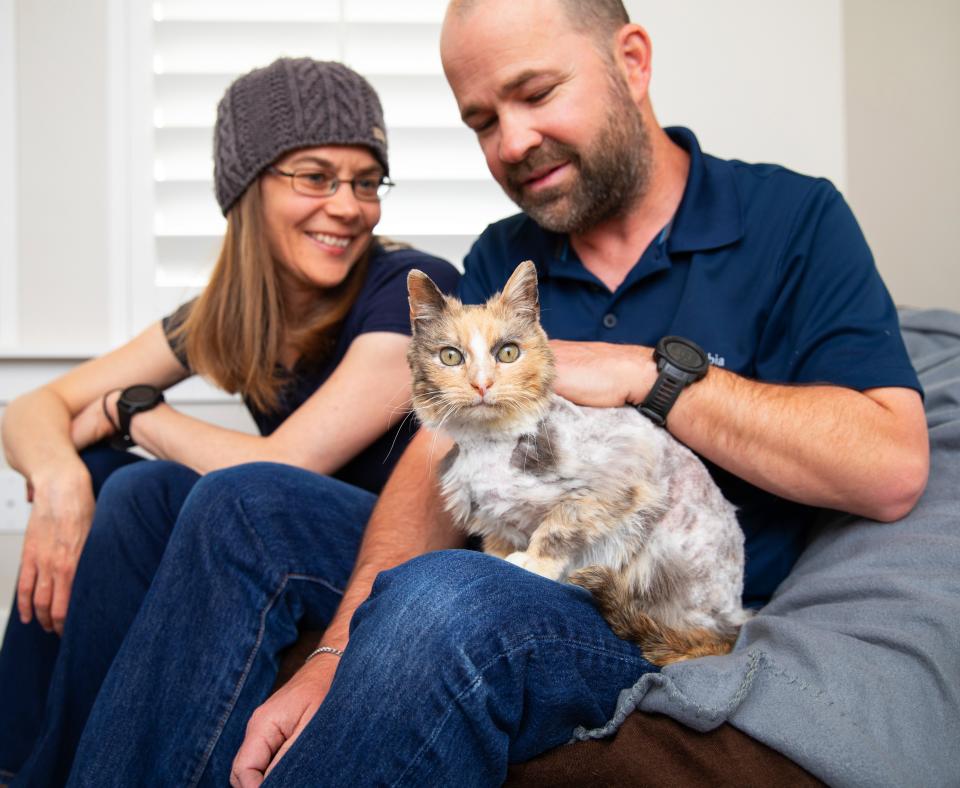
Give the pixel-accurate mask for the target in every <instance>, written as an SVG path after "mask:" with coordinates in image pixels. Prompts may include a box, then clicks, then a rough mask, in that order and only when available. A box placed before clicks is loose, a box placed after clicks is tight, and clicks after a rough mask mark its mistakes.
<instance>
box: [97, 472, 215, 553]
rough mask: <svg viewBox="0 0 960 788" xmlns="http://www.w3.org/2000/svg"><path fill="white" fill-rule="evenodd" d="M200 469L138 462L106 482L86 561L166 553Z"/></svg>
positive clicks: (111, 476) (98, 500)
mask: <svg viewBox="0 0 960 788" xmlns="http://www.w3.org/2000/svg"><path fill="white" fill-rule="evenodd" d="M197 478H198V476H197V474H196V473H194V472H193V471H191V470H190V469H189V468H186V467H185V466H183V465H179V464H177V463H173V462H164V461H160V460H156V461H149V462H137V463H134V464H131V465H127V466H125V467H122V468H119V469H118V470H116V471H114V472H113V473H112V474H111V475H110V477H109V478H108V479H107V481H106V482H105V483H104V485H103V489H102V490H101V491H100V496H99V497H98V499H97V504H96V508H95V510H94V517H93V523H92V525H91V529H90V535H89V536H88V538H87V544H86V546H85V547H84V554H85V556H86V562H90V561H94V560H105V561H113V560H117V558H118V557H119V556H125V557H127V558H128V559H129V558H130V557H133V556H136V555H138V554H140V553H144V552H151V553H152V552H157V551H160V552H162V547H163V545H164V544H165V542H166V540H167V538H168V537H169V534H170V531H171V529H172V528H173V523H174V522H175V521H176V518H177V514H178V513H179V511H180V507H181V506H182V505H183V502H184V500H185V499H186V497H187V494H188V493H189V492H190V489H191V488H192V487H193V485H194V484H195V483H196V480H197Z"/></svg>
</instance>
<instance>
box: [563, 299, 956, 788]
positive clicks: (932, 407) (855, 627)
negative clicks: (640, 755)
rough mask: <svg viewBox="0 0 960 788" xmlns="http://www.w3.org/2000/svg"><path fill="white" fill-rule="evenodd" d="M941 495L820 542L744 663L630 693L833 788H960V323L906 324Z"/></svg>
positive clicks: (717, 664) (940, 318)
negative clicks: (728, 733)
mask: <svg viewBox="0 0 960 788" xmlns="http://www.w3.org/2000/svg"><path fill="white" fill-rule="evenodd" d="M900 317H901V326H902V329H903V334H904V339H905V340H906V343H907V349H908V351H909V353H910V357H911V359H912V360H913V364H914V366H915V367H916V370H917V373H918V374H919V376H920V381H921V383H922V384H923V386H924V389H925V392H926V411H927V423H928V425H929V429H930V444H931V445H930V450H931V470H930V481H929V484H928V487H927V490H926V492H925V493H924V495H923V498H922V499H921V501H920V503H919V504H918V506H917V507H916V509H914V511H913V512H911V513H910V514H909V515H908V516H907V517H906V518H904V519H903V520H900V521H899V522H896V523H891V524H881V523H876V522H872V521H868V520H861V519H857V518H853V517H849V516H845V517H838V518H837V519H835V520H834V521H833V522H831V523H829V524H827V525H826V526H825V527H824V528H823V529H822V530H821V531H819V532H818V533H817V535H816V536H815V538H814V539H813V540H812V542H811V544H810V545H809V547H808V548H807V549H806V550H805V551H804V553H803V555H802V556H801V558H800V560H799V562H798V563H797V565H796V567H795V568H794V569H793V571H792V572H791V574H790V576H789V577H788V578H787V579H786V580H785V581H784V582H783V584H782V585H781V587H780V588H779V589H778V590H777V593H776V594H775V596H774V598H773V599H772V600H771V602H770V603H769V604H768V605H767V606H766V607H765V608H764V609H763V610H762V611H761V612H760V613H759V614H758V615H757V617H756V618H754V619H753V620H752V621H750V622H749V623H748V624H747V625H746V626H745V627H744V629H743V632H742V633H741V636H740V639H739V641H738V642H737V646H736V649H735V650H734V652H733V653H732V654H730V655H728V656H725V657H712V658H707V659H701V660H696V661H693V662H688V663H679V664H676V665H671V666H669V667H667V668H665V669H664V670H663V672H662V673H659V674H648V675H645V676H644V677H643V678H642V679H641V680H640V681H639V682H638V683H637V684H636V685H635V686H633V687H632V688H630V689H627V690H624V692H623V693H622V695H621V698H620V702H619V705H618V709H617V714H616V716H615V717H614V719H613V720H611V722H610V723H609V724H608V725H607V726H605V727H604V728H601V729H597V730H592V731H588V730H583V729H581V730H578V731H577V732H576V737H577V738H581V739H587V738H599V737H601V736H605V735H609V734H610V733H611V732H612V731H613V730H615V729H616V728H617V727H618V725H619V724H620V722H622V720H623V719H624V717H625V716H626V715H627V714H629V713H630V712H631V711H633V710H634V709H640V710H642V711H646V712H661V713H663V714H666V715H668V716H670V717H673V718H674V719H676V720H678V721H680V722H682V723H684V724H686V725H688V726H690V727H692V728H696V729H698V730H710V729H712V728H715V727H717V726H718V725H720V724H721V723H722V722H724V721H726V722H729V723H730V724H731V725H733V726H734V727H735V728H738V729H740V730H741V731H743V732H745V733H747V734H749V735H750V736H752V737H753V738H755V739H758V740H759V741H762V742H764V743H765V744H767V745H769V746H770V747H772V748H773V749H775V750H778V751H779V752H782V753H783V754H785V755H786V756H788V757H789V758H790V759H791V760H793V761H795V762H796V763H798V764H800V765H801V766H803V767H804V768H805V769H807V770H808V771H809V772H811V773H812V774H814V775H816V776H817V777H819V778H820V779H821V780H823V781H824V782H826V783H828V784H830V785H837V786H870V788H876V786H924V788H926V787H927V786H960V314H956V313H953V312H946V311H903V312H901V316H900Z"/></svg>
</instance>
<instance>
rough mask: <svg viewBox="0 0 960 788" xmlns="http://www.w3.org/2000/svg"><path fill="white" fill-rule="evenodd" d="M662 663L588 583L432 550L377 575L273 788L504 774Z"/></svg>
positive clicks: (456, 781)
mask: <svg viewBox="0 0 960 788" xmlns="http://www.w3.org/2000/svg"><path fill="white" fill-rule="evenodd" d="M656 670H657V668H656V666H654V665H652V664H650V663H649V662H647V661H646V660H645V659H643V657H642V656H641V654H640V650H639V649H638V648H637V647H636V646H634V645H633V644H631V643H627V642H625V641H623V640H620V639H619V638H617V637H616V636H615V635H614V634H613V632H612V631H611V630H610V628H609V627H608V626H607V624H606V622H605V621H604V620H603V619H602V618H601V617H600V615H599V614H598V613H597V610H596V608H595V607H594V606H593V603H592V602H591V599H590V595H589V594H588V593H587V592H586V591H584V590H582V589H579V588H576V587H574V586H571V585H566V584H561V583H556V582H553V581H551V580H547V579H545V578H542V577H540V576H538V575H534V574H532V573H530V572H527V571H526V570H524V569H519V568H518V567H515V566H513V565H512V564H508V563H507V562H506V561H502V560H500V559H499V558H493V557H491V556H487V555H484V554H482V553H476V552H471V551H466V550H448V551H443V552H438V553H430V554H427V555H425V556H421V557H420V558H417V559H415V560H413V561H410V562H408V563H406V564H404V565H402V566H400V567H398V568H396V569H394V570H392V571H390V572H384V573H381V574H380V576H379V577H378V578H377V581H376V583H375V585H374V589H373V593H372V594H371V596H370V598H369V599H368V600H367V601H366V602H365V603H364V604H363V605H362V606H361V607H360V608H358V609H357V612H356V614H355V615H354V618H353V621H352V623H351V635H350V644H349V647H348V648H347V650H346V653H345V654H344V658H343V660H342V661H341V664H340V666H339V668H338V670H337V675H336V678H335V679H334V683H333V686H332V687H331V689H330V693H329V695H328V696H327V699H326V700H325V701H324V703H323V705H322V706H321V707H320V709H319V711H318V712H317V714H316V715H314V718H313V720H312V721H311V722H310V724H309V725H308V726H307V728H306V729H305V730H304V732H303V734H302V735H301V736H300V738H299V739H298V740H297V741H296V742H295V744H294V745H293V747H291V749H290V750H289V752H288V753H287V754H286V756H285V757H284V759H283V760H282V761H281V762H280V764H279V765H278V766H277V768H276V769H275V770H274V771H273V772H271V774H270V776H269V777H268V778H267V780H266V781H265V782H264V788H267V787H268V786H277V787H278V788H279V787H280V786H356V785H392V786H400V785H409V786H424V785H456V786H458V788H460V787H461V786H462V787H464V788H466V787H467V786H492V785H500V784H501V783H503V781H504V779H505V778H506V775H507V764H508V763H511V762H521V761H526V760H529V759H530V758H532V757H534V756H535V755H538V754H540V753H542V752H544V751H545V750H548V749H551V748H553V747H556V746H558V745H561V744H564V743H566V742H568V741H570V739H571V736H572V733H573V731H574V729H575V728H577V727H578V726H581V725H587V726H589V725H591V724H592V723H590V722H589V721H590V720H603V721H606V720H608V719H609V718H610V715H611V713H612V712H613V710H614V708H615V706H616V703H617V697H618V696H619V694H620V692H621V690H623V688H624V687H629V686H630V685H631V684H633V683H634V682H635V681H636V680H637V679H638V678H639V677H640V676H641V675H642V674H644V673H647V672H651V671H656Z"/></svg>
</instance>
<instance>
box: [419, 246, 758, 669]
mask: <svg viewBox="0 0 960 788" xmlns="http://www.w3.org/2000/svg"><path fill="white" fill-rule="evenodd" d="M407 283H408V288H409V293H410V316H411V322H412V325H413V341H412V342H411V345H410V351H409V354H408V359H409V362H410V368H411V370H412V372H413V405H414V409H415V410H416V412H417V415H418V416H419V418H420V420H421V421H422V422H423V423H424V424H425V425H427V426H428V427H430V428H431V429H434V430H437V429H442V430H444V431H446V432H447V433H449V434H450V435H451V436H452V437H453V439H454V441H455V442H456V445H455V446H454V448H453V449H452V450H451V452H450V454H448V455H447V457H446V458H445V459H444V461H443V463H442V464H441V467H440V481H441V486H442V490H443V495H444V498H445V502H446V506H447V509H448V510H449V511H450V513H451V514H452V516H453V518H454V520H455V522H456V523H457V524H458V525H459V526H460V527H461V528H463V529H464V530H466V531H467V532H468V533H471V534H477V535H480V536H482V537H483V541H484V549H485V551H486V552H488V553H492V554H494V555H498V556H500V557H502V558H505V559H506V560H507V561H510V562H512V563H514V564H517V565H518V566H522V567H525V568H526V569H529V570H530V571H532V572H536V573H537V574H540V575H543V576H545V577H548V578H551V579H553V580H559V581H564V580H566V581H569V582H571V583H575V584H577V585H580V586H583V587H584V588H587V589H589V590H590V591H591V592H592V593H593V595H594V598H595V600H596V602H597V604H598V607H599V608H600V610H601V612H602V613H603V615H604V617H605V618H606V619H607V621H608V622H609V624H610V626H611V627H612V628H613V630H614V632H616V634H617V635H619V636H620V637H622V638H625V639H629V640H633V641H636V642H637V643H638V644H639V645H640V646H641V647H642V648H643V651H644V654H645V656H646V657H647V659H649V660H650V661H652V662H655V663H657V664H660V665H664V664H668V663H670V662H675V661H678V660H681V659H689V658H691V657H696V656H702V655H707V654H722V653H726V652H727V651H729V650H730V648H731V647H732V644H733V641H734V640H735V638H736V634H737V631H738V630H739V627H740V625H741V624H742V623H743V621H744V620H746V618H747V615H748V614H747V613H746V612H745V611H744V610H743V608H742V607H741V603H740V595H741V593H742V589H743V534H742V532H741V530H740V527H739V525H738V524H737V519H736V516H735V513H734V509H733V506H731V505H730V503H729V502H727V501H726V500H725V499H724V498H723V495H722V494H721V492H720V490H719V488H718V487H717V486H716V484H715V483H714V482H713V480H712V479H711V477H710V475H709V473H708V472H707V469H706V468H705V467H704V465H703V463H701V462H700V460H699V459H698V458H697V457H696V456H695V455H694V454H693V453H692V452H691V451H690V450H689V449H687V448H686V447H685V446H683V445H682V444H680V443H679V442H677V441H676V440H675V439H674V438H673V437H672V436H671V435H670V434H669V433H668V432H667V431H666V430H663V429H660V428H658V427H655V426H654V425H653V424H652V423H650V421H648V420H647V419H646V418H644V417H643V416H641V415H640V414H639V413H637V412H636V411H635V410H634V409H633V408H587V407H580V406H577V405H574V404H573V403H571V402H569V401H567V400H565V399H562V398H561V397H559V396H557V395H556V394H554V393H553V390H552V382H553V377H554V366H553V355H552V353H551V351H550V347H549V345H548V344H547V338H546V335H545V334H544V332H543V329H542V328H541V327H540V323H539V298H538V293H537V275H536V269H535V267H534V265H533V263H531V262H525V263H521V264H520V265H519V266H518V267H517V269H516V270H515V271H514V273H513V275H512V276H511V277H510V279H509V281H508V282H507V284H506V285H505V287H504V289H503V292H502V293H500V294H497V295H495V296H493V297H492V298H491V299H490V300H489V301H488V302H487V303H486V305H484V306H463V305H462V304H460V302H459V301H457V300H456V299H453V298H448V297H446V296H444V295H443V294H442V293H441V292H440V291H439V290H438V289H437V287H436V286H435V285H434V284H433V282H432V281H431V280H430V279H429V277H427V275H426V274H424V273H422V272H420V271H412V272H411V273H410V274H409V276H408V278H407Z"/></svg>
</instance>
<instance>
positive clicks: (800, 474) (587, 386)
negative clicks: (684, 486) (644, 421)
mask: <svg viewBox="0 0 960 788" xmlns="http://www.w3.org/2000/svg"><path fill="white" fill-rule="evenodd" d="M551 346H552V347H553V350H554V352H555V353H556V356H557V367H558V377H557V383H556V389H557V393H558V394H560V395H561V396H564V397H566V398H567V399H570V400H572V401H574V402H577V403H579V404H582V405H593V406H596V407H617V406H620V405H624V404H626V403H636V402H641V401H642V400H643V399H644V397H645V396H646V395H647V393H648V392H649V391H650V389H651V388H652V386H653V383H654V381H655V380H656V377H657V370H656V365H655V364H654V362H653V351H652V349H650V348H646V347H640V346H636V345H611V344H606V343H599V342H597V343H580V342H561V341H554V342H552V343H551ZM668 427H669V430H670V432H671V433H672V434H673V435H674V436H675V437H676V438H677V439H678V440H680V441H682V442H683V443H685V444H686V445H687V446H689V447H690V448H691V449H693V450H694V451H695V452H697V453H698V454H700V455H701V456H702V457H705V458H707V459H708V460H710V461H712V462H714V463H716V464H717V465H719V466H720V467H722V468H724V469H726V470H728V471H730V472H731V473H734V474H736V475H737V476H739V477H741V478H742V479H745V480H746V481H748V482H750V483H751V484H754V485H756V486H757V487H760V488H762V489H764V490H767V491H769V492H772V493H775V494H776V495H780V496H782V497H784V498H788V499H790V500H793V501H799V502H802V503H806V504H810V505H813V506H823V507H827V508H831V509H839V510H841V511H845V512H851V513H853V514H858V515H862V516H864V517H869V518H871V519H874V520H881V521H892V520H897V519H899V518H901V517H903V516H904V515H905V514H906V513H907V512H909V511H910V510H911V509H912V508H913V506H914V505H915V504H916V502H917V500H918V499H919V497H920V495H921V494H922V493H923V489H924V487H925V486H926V482H927V472H928V469H929V446H928V438H927V424H926V417H925V415H924V411H923V403H922V401H921V399H920V395H919V394H918V393H917V392H915V391H913V390H911V389H905V388H876V389H868V390H867V391H863V392H859V391H854V390H852V389H848V388H843V387H840V386H829V385H804V386H784V385H776V384H769V383H761V382H758V381H753V380H748V379H746V378H743V377H740V376H739V375H736V374H734V373H732V372H728V371H726V370H723V369H719V368H716V367H711V368H710V371H709V372H708V374H707V376H706V377H705V378H704V379H703V380H701V381H700V382H698V383H695V384H693V385H691V386H690V387H688V388H687V389H685V390H684V392H683V393H682V394H681V395H680V397H679V399H678V400H677V402H676V404H675V405H674V407H673V409H672V410H671V411H670V416H669V419H668Z"/></svg>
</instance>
